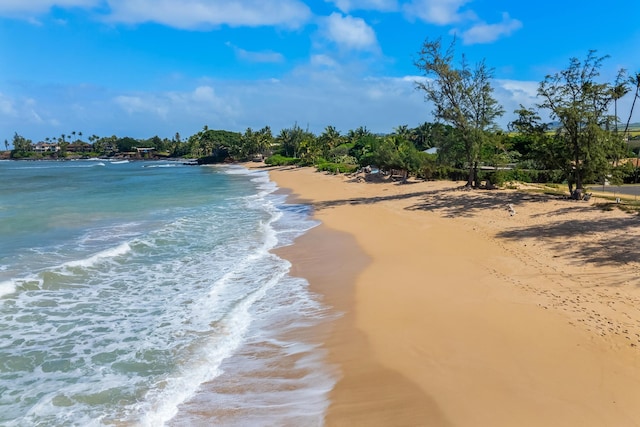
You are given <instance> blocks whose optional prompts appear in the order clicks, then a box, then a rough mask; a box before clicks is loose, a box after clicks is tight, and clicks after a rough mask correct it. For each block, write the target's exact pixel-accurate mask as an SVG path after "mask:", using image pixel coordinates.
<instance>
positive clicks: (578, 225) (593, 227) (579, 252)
mask: <svg viewBox="0 0 640 427" xmlns="http://www.w3.org/2000/svg"><path fill="white" fill-rule="evenodd" d="M592 209H593V208H592ZM563 210H564V209H563ZM563 210H560V211H559V212H558V213H557V215H562V211H563ZM639 222H640V221H639V217H638V216H637V215H628V216H626V217H623V218H598V219H585V220H564V221H555V222H554V223H548V224H541V225H534V226H531V225H530V226H527V227H523V228H518V229H515V230H505V231H501V232H499V233H498V234H497V237H498V238H499V239H507V240H521V239H527V238H529V239H541V240H547V241H548V242H549V245H550V248H551V249H552V250H554V251H556V252H558V253H562V254H569V256H570V257H571V258H572V259H574V260H575V261H577V262H583V263H590V264H597V265H620V264H626V263H629V262H637V261H638V260H639V259H640V257H639V253H638V240H639V238H638V236H636V235H632V234H629V233H627V231H628V230H633V229H637V227H638V225H639Z"/></svg>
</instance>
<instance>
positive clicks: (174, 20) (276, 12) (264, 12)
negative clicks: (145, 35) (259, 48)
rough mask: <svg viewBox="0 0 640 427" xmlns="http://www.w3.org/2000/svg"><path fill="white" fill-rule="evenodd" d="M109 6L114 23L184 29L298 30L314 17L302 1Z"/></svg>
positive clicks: (136, 0) (117, 2) (112, 0)
mask: <svg viewBox="0 0 640 427" xmlns="http://www.w3.org/2000/svg"><path fill="white" fill-rule="evenodd" d="M109 5H110V6H111V15H110V16H109V17H108V19H109V20H111V21H114V22H123V23H130V24H137V23H142V22H156V23H159V24H164V25H167V26H171V27H175V28H183V29H194V28H202V27H212V26H219V25H229V26H231V27H241V26H248V27H258V26H264V25H276V26H283V27H289V28H297V27H299V26H300V25H302V24H304V23H305V22H306V21H307V20H308V19H309V17H310V15H311V11H310V10H309V8H308V7H307V6H306V5H305V4H304V3H302V2H300V1H298V0H228V1H206V0H181V1H173V0H109Z"/></svg>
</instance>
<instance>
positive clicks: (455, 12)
mask: <svg viewBox="0 0 640 427" xmlns="http://www.w3.org/2000/svg"><path fill="white" fill-rule="evenodd" d="M470 1H471V0H412V1H411V2H410V3H407V4H405V5H404V10H405V12H406V13H407V14H408V15H409V16H411V17H417V18H418V19H420V20H422V21H424V22H428V23H430V24H437V25H449V24H453V23H456V22H461V21H465V20H473V19H476V15H475V13H473V12H472V11H461V10H460V9H461V8H462V6H464V5H465V4H467V3H469V2H470Z"/></svg>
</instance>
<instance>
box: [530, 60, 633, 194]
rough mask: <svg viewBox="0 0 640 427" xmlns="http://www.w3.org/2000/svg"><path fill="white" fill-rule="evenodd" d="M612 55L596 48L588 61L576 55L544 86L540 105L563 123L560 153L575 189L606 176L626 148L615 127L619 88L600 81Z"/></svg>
mask: <svg viewBox="0 0 640 427" xmlns="http://www.w3.org/2000/svg"><path fill="white" fill-rule="evenodd" d="M606 58H607V57H606V56H602V57H598V56H596V53H595V51H593V50H592V51H589V53H588V54H587V57H586V58H585V59H584V61H580V60H579V59H577V58H571V59H570V63H569V66H568V67H567V68H566V69H565V70H562V71H560V72H558V73H556V74H553V75H548V76H546V77H545V79H544V80H543V81H542V82H541V83H540V85H539V86H538V95H539V96H540V97H541V98H542V100H543V101H542V103H541V104H539V105H538V107H539V108H542V109H546V110H549V112H550V116H551V118H552V119H554V120H558V121H559V122H560V127H559V128H558V131H557V133H556V139H557V140H558V141H559V142H560V143H561V147H562V150H561V151H560V152H559V153H557V154H558V155H559V156H560V159H559V160H560V162H561V163H562V166H563V168H562V169H563V170H564V171H565V177H566V179H567V182H568V186H569V192H570V193H572V194H573V186H574V185H575V187H576V191H578V193H581V192H582V191H583V189H584V183H585V182H587V181H595V180H597V179H604V177H605V176H606V175H608V173H609V171H610V169H611V167H612V160H614V159H617V158H619V156H620V154H621V152H622V150H623V144H622V141H621V139H620V138H618V137H617V136H616V135H615V133H614V132H611V131H610V129H611V128H612V124H613V123H614V121H617V117H612V116H610V115H609V114H608V111H609V108H610V105H611V102H612V101H613V99H614V91H613V90H612V86H611V85H610V84H608V83H602V82H598V81H596V79H597V77H598V76H599V74H600V68H601V66H602V62H603V61H604V60H605V59H606Z"/></svg>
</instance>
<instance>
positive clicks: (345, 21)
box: [323, 12, 379, 51]
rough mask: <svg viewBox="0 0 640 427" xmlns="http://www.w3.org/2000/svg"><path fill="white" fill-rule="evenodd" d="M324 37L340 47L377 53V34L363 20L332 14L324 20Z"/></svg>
mask: <svg viewBox="0 0 640 427" xmlns="http://www.w3.org/2000/svg"><path fill="white" fill-rule="evenodd" d="M323 26H324V35H325V37H326V38H327V39H329V40H330V41H332V42H334V43H336V44H337V45H338V46H340V47H343V48H346V49H351V50H364V51H377V50H378V49H379V48H378V40H377V38H376V33H375V31H373V28H371V27H370V26H369V25H367V23H366V22H365V21H364V20H363V19H361V18H354V17H352V16H343V15H342V14H340V13H335V12H334V13H332V14H331V15H330V16H328V17H327V18H325V19H324V20H323Z"/></svg>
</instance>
